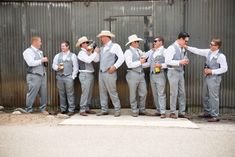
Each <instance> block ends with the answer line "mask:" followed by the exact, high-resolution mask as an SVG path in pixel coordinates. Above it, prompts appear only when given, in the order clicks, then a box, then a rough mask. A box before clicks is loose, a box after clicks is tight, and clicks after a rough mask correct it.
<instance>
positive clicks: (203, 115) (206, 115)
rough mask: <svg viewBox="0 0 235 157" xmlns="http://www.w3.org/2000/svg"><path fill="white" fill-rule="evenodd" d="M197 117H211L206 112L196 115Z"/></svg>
mask: <svg viewBox="0 0 235 157" xmlns="http://www.w3.org/2000/svg"><path fill="white" fill-rule="evenodd" d="M198 117H199V118H212V117H211V115H209V114H206V113H204V114H202V115H198Z"/></svg>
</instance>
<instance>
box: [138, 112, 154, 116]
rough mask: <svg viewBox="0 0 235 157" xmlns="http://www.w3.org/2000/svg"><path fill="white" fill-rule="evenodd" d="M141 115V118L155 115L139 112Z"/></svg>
mask: <svg viewBox="0 0 235 157" xmlns="http://www.w3.org/2000/svg"><path fill="white" fill-rule="evenodd" d="M139 115H141V116H153V114H151V113H149V112H146V111H145V112H139Z"/></svg>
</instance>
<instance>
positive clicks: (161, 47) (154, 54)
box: [153, 46, 164, 58]
mask: <svg viewBox="0 0 235 157" xmlns="http://www.w3.org/2000/svg"><path fill="white" fill-rule="evenodd" d="M163 48H164V47H163V46H160V47H159V48H157V49H156V50H155V51H154V52H153V57H154V58H155V57H156V56H157V55H161V54H160V52H161V50H162V49H163Z"/></svg>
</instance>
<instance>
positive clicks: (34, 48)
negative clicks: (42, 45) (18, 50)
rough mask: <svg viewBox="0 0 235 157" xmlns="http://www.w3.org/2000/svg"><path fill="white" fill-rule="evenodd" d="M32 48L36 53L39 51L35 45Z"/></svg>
mask: <svg viewBox="0 0 235 157" xmlns="http://www.w3.org/2000/svg"><path fill="white" fill-rule="evenodd" d="M31 48H32V49H33V50H34V51H36V52H37V51H38V50H39V49H37V48H36V47H34V46H33V45H31Z"/></svg>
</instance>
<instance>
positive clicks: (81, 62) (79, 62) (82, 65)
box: [78, 50, 94, 71]
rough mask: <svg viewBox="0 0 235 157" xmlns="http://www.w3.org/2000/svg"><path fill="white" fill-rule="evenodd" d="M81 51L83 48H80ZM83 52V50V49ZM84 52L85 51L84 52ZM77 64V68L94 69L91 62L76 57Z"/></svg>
mask: <svg viewBox="0 0 235 157" xmlns="http://www.w3.org/2000/svg"><path fill="white" fill-rule="evenodd" d="M82 51H83V50H82ZM84 52H85V51H84ZM85 53H86V52H85ZM78 64H79V70H89V71H94V67H93V64H92V62H91V63H85V62H83V61H81V60H80V59H78Z"/></svg>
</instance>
